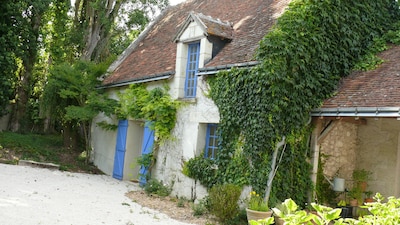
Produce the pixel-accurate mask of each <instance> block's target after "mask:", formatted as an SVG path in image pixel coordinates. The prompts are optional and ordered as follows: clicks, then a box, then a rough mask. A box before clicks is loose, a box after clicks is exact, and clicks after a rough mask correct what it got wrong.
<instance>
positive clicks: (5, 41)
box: [0, 0, 19, 116]
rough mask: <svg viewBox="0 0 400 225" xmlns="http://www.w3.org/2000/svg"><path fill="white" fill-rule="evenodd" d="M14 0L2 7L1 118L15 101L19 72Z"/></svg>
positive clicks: (0, 52)
mask: <svg viewBox="0 0 400 225" xmlns="http://www.w3.org/2000/svg"><path fill="white" fill-rule="evenodd" d="M16 4H18V3H15V2H14V1H13V0H5V1H3V2H2V4H1V7H0V15H1V16H0V67H1V70H0V87H1V88H0V116H2V115H4V114H5V113H7V111H6V108H7V106H8V105H9V104H10V100H11V99H13V95H14V90H13V86H14V84H15V78H16V77H15V72H16V70H17V68H18V67H17V61H16V51H17V49H18V45H19V40H18V32H17V30H16V27H15V25H16V24H17V23H18V21H17V18H16V16H15V15H18V13H19V12H18V9H17V7H15V5H16Z"/></svg>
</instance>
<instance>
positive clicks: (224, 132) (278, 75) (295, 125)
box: [208, 0, 399, 201]
mask: <svg viewBox="0 0 400 225" xmlns="http://www.w3.org/2000/svg"><path fill="white" fill-rule="evenodd" d="M398 16H399V5H398V4H397V1H395V0H353V1H347V0H324V1H321V0H294V1H292V2H291V3H290V4H289V7H288V9H287V10H286V11H285V13H284V14H283V15H282V16H281V17H280V18H279V19H278V20H277V24H276V25H275V26H274V27H273V29H271V31H270V32H269V33H268V34H267V35H266V36H265V37H264V38H263V39H262V41H261V42H260V46H259V49H258V51H257V54H256V60H257V61H258V62H259V64H258V65H257V66H256V67H254V68H251V69H235V68H233V69H232V70H230V71H222V72H219V73H218V74H217V76H215V77H214V78H211V79H208V81H209V84H210V87H211V91H210V97H211V98H212V99H213V100H214V102H215V103H216V105H217V106H218V109H219V112H220V124H219V132H220V134H221V135H220V138H221V143H220V146H219V152H218V158H217V160H216V162H215V163H216V164H217V166H218V178H217V182H222V181H223V179H224V178H223V177H225V176H227V175H228V174H230V173H231V172H232V171H230V170H227V168H230V166H229V165H230V163H231V162H232V158H234V155H235V152H236V151H237V148H235V146H236V145H237V142H238V140H244V143H243V146H242V149H243V154H244V156H245V157H246V159H247V160H248V162H249V167H250V175H249V183H250V185H251V186H252V187H253V188H254V189H255V190H256V191H257V192H259V193H263V191H264V187H265V186H266V183H267V179H268V174H269V172H270V171H269V170H270V163H271V159H272V154H273V152H274V149H275V147H276V146H277V143H278V142H280V141H282V140H284V139H283V137H285V138H286V139H285V140H286V143H287V146H288V147H287V149H286V150H285V151H284V155H283V160H282V161H281V163H280V167H279V170H278V172H277V174H276V176H275V181H274V183H273V189H272V196H271V200H276V201H277V200H279V199H280V200H283V197H285V198H287V197H293V196H290V195H291V194H293V195H294V194H295V195H298V194H299V193H300V194H301V197H299V198H300V199H301V201H305V198H306V194H305V193H306V191H307V189H309V188H311V185H310V181H309V172H310V166H309V165H308V163H307V151H308V146H307V141H308V137H309V131H310V129H309V124H310V123H309V122H310V121H309V119H310V116H309V113H310V111H311V110H312V109H314V108H318V107H320V106H321V104H322V101H323V100H324V99H326V98H328V97H330V96H332V93H333V91H334V90H335V88H336V86H337V84H338V81H339V79H340V78H341V77H344V76H346V75H347V74H349V73H350V72H351V70H352V68H354V66H355V65H356V63H357V62H359V61H361V60H363V59H364V57H365V56H366V55H367V54H369V53H370V52H369V49H371V48H372V46H374V44H375V43H376V42H374V40H376V39H377V38H380V37H382V35H383V34H384V33H385V32H386V31H387V30H388V29H390V27H391V25H392V24H394V23H395V22H396V20H397V19H398V18H399V17H398ZM282 152H283V150H282ZM233 172H234V173H236V172H237V171H233ZM230 176H232V175H230ZM282 185H283V186H282ZM293 187H296V189H295V190H293Z"/></svg>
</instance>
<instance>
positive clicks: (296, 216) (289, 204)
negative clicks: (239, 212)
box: [254, 193, 400, 225]
mask: <svg viewBox="0 0 400 225" xmlns="http://www.w3.org/2000/svg"><path fill="white" fill-rule="evenodd" d="M374 199H375V200H376V202H372V203H367V205H366V206H362V208H364V209H367V210H368V212H369V213H366V214H365V215H363V216H362V217H359V218H358V219H348V218H346V219H342V218H340V213H341V209H340V208H337V209H333V208H330V207H327V206H323V205H320V204H315V203H312V207H313V208H314V210H315V211H316V212H317V215H315V214H311V213H308V212H307V211H305V210H299V207H298V206H297V204H296V203H295V202H294V201H293V200H292V199H286V200H285V201H284V203H282V205H280V208H278V207H277V208H273V211H274V213H275V214H276V215H277V216H279V217H280V218H282V219H283V220H284V221H285V224H289V225H298V224H318V225H323V224H326V225H327V224H334V225H347V224H348V225H350V224H374V225H375V224H376V225H378V224H390V225H395V224H399V223H400V199H399V198H397V199H396V198H394V197H389V198H388V201H387V202H386V203H384V202H383V200H384V198H383V197H382V195H381V194H379V193H377V194H376V195H375V197H374ZM254 224H255V225H257V224H258V225H260V223H254Z"/></svg>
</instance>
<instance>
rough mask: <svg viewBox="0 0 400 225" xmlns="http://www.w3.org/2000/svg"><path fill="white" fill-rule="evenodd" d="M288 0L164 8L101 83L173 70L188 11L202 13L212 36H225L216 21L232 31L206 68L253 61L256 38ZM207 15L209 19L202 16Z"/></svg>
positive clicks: (198, 0) (199, 1) (208, 1)
mask: <svg viewBox="0 0 400 225" xmlns="http://www.w3.org/2000/svg"><path fill="white" fill-rule="evenodd" d="M289 2H290V0H251V1H244V0H188V1H186V2H184V3H181V4H179V5H176V6H173V7H170V8H168V9H166V10H165V11H164V12H163V13H162V15H161V16H160V17H159V18H158V19H157V21H156V22H155V23H154V24H153V25H152V26H150V27H149V28H148V30H147V31H146V32H144V33H143V34H142V35H141V37H139V39H138V40H137V41H135V42H134V43H133V44H132V45H131V48H130V49H128V50H127V51H126V53H125V57H124V58H123V61H122V62H121V63H120V64H115V66H116V67H113V68H112V71H111V74H110V75H109V76H107V77H106V78H105V80H104V81H103V85H105V86H107V85H112V84H116V83H124V82H129V81H135V80H143V79H147V78H149V77H162V76H163V75H165V74H173V73H174V71H175V57H176V43H175V42H174V37H176V34H177V32H178V31H179V29H180V28H181V26H182V25H183V23H184V22H185V19H186V18H187V17H188V15H189V14H190V12H195V13H196V14H197V15H200V14H202V15H203V16H204V17H201V19H202V21H203V22H205V23H207V24H205V25H206V26H208V28H209V32H211V34H212V32H215V35H217V36H218V35H221V34H223V35H227V34H226V32H227V30H222V28H224V26H214V25H215V24H216V22H215V21H223V23H225V22H230V23H231V24H232V28H233V32H232V34H231V36H232V41H231V42H229V43H228V44H227V45H226V46H225V47H224V48H223V49H222V50H221V51H220V52H219V53H218V54H217V55H216V56H215V57H214V58H213V59H212V60H211V61H209V62H208V63H207V64H206V67H215V66H223V65H227V64H235V63H246V62H250V61H252V60H254V53H255V50H256V48H257V47H258V44H259V41H260V40H261V39H262V37H263V36H264V35H265V34H266V33H267V32H268V30H269V29H270V28H271V26H272V25H273V24H274V23H275V19H276V18H277V17H278V16H279V15H280V14H281V13H282V12H283V11H284V9H285V8H286V6H287V5H288V4H289ZM204 18H210V19H208V20H207V19H204Z"/></svg>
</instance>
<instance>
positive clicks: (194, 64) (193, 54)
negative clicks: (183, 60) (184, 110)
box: [185, 42, 200, 98]
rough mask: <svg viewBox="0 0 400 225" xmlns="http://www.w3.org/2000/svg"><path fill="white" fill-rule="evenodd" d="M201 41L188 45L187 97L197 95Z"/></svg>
mask: <svg viewBox="0 0 400 225" xmlns="http://www.w3.org/2000/svg"><path fill="white" fill-rule="evenodd" d="M199 56H200V42H196V43H191V44H189V45H188V57H187V64H186V79H185V98H194V97H196V86H197V75H196V73H197V70H198V68H199Z"/></svg>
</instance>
